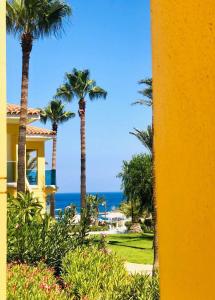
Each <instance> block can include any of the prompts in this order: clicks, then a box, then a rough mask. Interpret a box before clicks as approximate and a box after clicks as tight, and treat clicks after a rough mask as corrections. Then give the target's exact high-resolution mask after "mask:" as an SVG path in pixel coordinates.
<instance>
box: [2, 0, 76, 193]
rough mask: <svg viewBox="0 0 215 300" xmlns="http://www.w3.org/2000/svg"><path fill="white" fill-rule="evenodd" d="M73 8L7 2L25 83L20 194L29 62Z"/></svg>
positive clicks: (42, 1) (51, 1)
mask: <svg viewBox="0 0 215 300" xmlns="http://www.w3.org/2000/svg"><path fill="white" fill-rule="evenodd" d="M70 15H71V8H70V6H69V5H67V4H66V3H65V2H64V1H63V0H7V15H6V20H7V31H8V32H9V33H13V34H14V35H15V36H18V37H19V39H20V41H21V48H22V80H21V101H20V107H21V109H20V121H19V139H18V180H17V191H18V192H25V169H26V163H25V144H26V122H27V108H28V78H29V61H30V54H31V50H32V46H33V42H34V41H35V40H36V39H38V38H43V37H45V36H50V35H52V34H54V35H55V36H56V35H58V34H59V33H60V32H61V31H62V29H63V28H62V25H63V24H62V23H63V19H64V18H65V17H68V16H70Z"/></svg>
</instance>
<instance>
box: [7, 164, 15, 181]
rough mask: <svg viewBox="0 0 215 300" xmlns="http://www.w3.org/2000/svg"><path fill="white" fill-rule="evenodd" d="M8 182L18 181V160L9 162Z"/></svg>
mask: <svg viewBox="0 0 215 300" xmlns="http://www.w3.org/2000/svg"><path fill="white" fill-rule="evenodd" d="M7 182H8V183H14V182H16V162H15V161H8V162H7Z"/></svg>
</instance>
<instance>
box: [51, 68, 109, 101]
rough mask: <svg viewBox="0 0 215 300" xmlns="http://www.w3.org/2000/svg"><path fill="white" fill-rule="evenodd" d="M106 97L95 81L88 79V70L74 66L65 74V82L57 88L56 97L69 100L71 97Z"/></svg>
mask: <svg viewBox="0 0 215 300" xmlns="http://www.w3.org/2000/svg"><path fill="white" fill-rule="evenodd" d="M87 95H89V98H90V99H91V100H92V99H95V98H106V96H107V92H106V91H105V90H104V89H102V88H101V87H99V86H96V81H95V80H93V79H90V71H89V70H87V69H86V70H83V71H81V70H78V69H76V68H74V69H73V70H72V72H71V73H66V74H65V82H64V84H63V85H61V86H60V87H59V88H58V89H57V94H56V97H57V98H59V99H62V100H66V101H71V99H72V98H73V97H76V98H78V100H80V99H83V98H85V97H86V96H87Z"/></svg>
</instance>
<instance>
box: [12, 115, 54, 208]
mask: <svg viewBox="0 0 215 300" xmlns="http://www.w3.org/2000/svg"><path fill="white" fill-rule="evenodd" d="M18 131H19V124H18V121H16V122H13V121H11V118H8V124H7V163H8V179H7V192H8V193H9V194H11V195H16V192H17V191H16V186H17V183H16V181H17V162H18ZM45 141H46V138H43V137H42V136H28V135H27V137H26V151H28V150H34V151H35V152H36V156H37V183H35V184H33V185H32V184H31V182H28V178H26V189H28V190H29V191H30V192H33V193H34V196H35V197H37V198H38V199H39V200H40V201H41V203H42V204H43V207H44V209H45V208H46V197H47V195H48V194H50V193H54V192H55V191H56V186H55V185H53V186H50V185H49V186H47V185H46V182H45ZM11 167H12V169H13V170H12V171H14V172H12V173H13V176H12V177H11V176H10V175H9V174H11Z"/></svg>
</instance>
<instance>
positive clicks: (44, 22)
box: [6, 0, 72, 39]
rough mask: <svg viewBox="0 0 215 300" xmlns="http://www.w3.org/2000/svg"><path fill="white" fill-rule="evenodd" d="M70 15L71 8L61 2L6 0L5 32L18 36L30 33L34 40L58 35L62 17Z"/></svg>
mask: <svg viewBox="0 0 215 300" xmlns="http://www.w3.org/2000/svg"><path fill="white" fill-rule="evenodd" d="M71 13H72V10H71V7H70V6H69V5H67V4H66V3H65V2H64V1H61V0H12V1H9V0H8V1H7V16H6V20H7V30H8V32H12V33H13V34H14V35H18V36H21V35H22V34H23V33H24V34H26V33H30V34H31V35H32V37H33V38H35V39H36V38H39V37H44V36H49V35H52V34H54V35H58V34H59V33H60V31H61V30H62V22H63V19H64V17H69V16H70V15H71Z"/></svg>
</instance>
